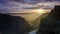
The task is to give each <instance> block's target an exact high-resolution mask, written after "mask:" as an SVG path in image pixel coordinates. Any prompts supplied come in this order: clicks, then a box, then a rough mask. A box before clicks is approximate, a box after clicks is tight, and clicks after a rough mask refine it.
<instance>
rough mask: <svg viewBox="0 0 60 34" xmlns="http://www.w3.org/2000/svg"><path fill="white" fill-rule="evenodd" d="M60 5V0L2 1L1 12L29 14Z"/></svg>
mask: <svg viewBox="0 0 60 34" xmlns="http://www.w3.org/2000/svg"><path fill="white" fill-rule="evenodd" d="M55 5H60V0H0V12H6V13H14V12H16V13H26V12H27V13H29V12H32V11H31V10H36V9H40V8H44V9H46V8H48V9H51V8H53V7H54V6H55Z"/></svg>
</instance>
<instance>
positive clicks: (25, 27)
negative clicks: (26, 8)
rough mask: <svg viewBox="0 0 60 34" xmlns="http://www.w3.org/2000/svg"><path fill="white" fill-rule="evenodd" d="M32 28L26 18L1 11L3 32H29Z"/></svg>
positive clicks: (10, 33) (21, 33) (0, 21)
mask: <svg viewBox="0 0 60 34" xmlns="http://www.w3.org/2000/svg"><path fill="white" fill-rule="evenodd" d="M32 29H33V28H32V27H31V26H30V25H29V24H28V22H27V21H26V20H25V19H24V18H22V17H20V16H11V15H8V14H2V13H0V32H1V34H27V33H28V32H30V31H31V30H32Z"/></svg>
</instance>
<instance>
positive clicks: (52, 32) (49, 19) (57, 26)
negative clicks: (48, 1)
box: [37, 6, 60, 34]
mask: <svg viewBox="0 0 60 34" xmlns="http://www.w3.org/2000/svg"><path fill="white" fill-rule="evenodd" d="M40 33H42V34H60V6H55V8H54V9H52V10H51V12H50V14H49V15H48V16H46V17H45V18H43V19H42V20H41V22H40V26H39V30H38V31H37V34H40Z"/></svg>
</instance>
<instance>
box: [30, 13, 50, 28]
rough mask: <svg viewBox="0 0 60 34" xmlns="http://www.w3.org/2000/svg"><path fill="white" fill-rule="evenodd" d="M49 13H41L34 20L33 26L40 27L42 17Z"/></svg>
mask: <svg viewBox="0 0 60 34" xmlns="http://www.w3.org/2000/svg"><path fill="white" fill-rule="evenodd" d="M48 14H49V13H44V14H42V15H40V16H39V17H37V18H36V19H35V20H34V21H32V22H31V23H32V26H33V27H34V28H38V26H39V24H40V21H41V19H42V18H44V17H46V16H47V15H48Z"/></svg>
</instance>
